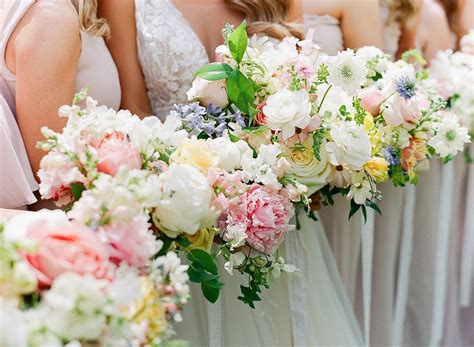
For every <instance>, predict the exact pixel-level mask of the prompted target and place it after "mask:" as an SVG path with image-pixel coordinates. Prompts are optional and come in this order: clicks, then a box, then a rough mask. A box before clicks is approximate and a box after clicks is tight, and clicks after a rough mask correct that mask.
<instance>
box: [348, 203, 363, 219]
mask: <svg viewBox="0 0 474 347" xmlns="http://www.w3.org/2000/svg"><path fill="white" fill-rule="evenodd" d="M361 206H362V205H359V204H357V203H356V202H355V201H354V200H351V211H350V212H349V219H351V218H352V216H353V215H355V214H356V212H357V211H359V209H360V207H361Z"/></svg>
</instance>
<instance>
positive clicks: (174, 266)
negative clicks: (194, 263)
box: [152, 252, 189, 296]
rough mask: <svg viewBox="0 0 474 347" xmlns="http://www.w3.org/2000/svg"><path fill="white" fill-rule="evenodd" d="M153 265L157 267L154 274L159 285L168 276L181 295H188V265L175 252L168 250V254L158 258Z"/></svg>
mask: <svg viewBox="0 0 474 347" xmlns="http://www.w3.org/2000/svg"><path fill="white" fill-rule="evenodd" d="M152 267H153V268H155V269H156V270H154V273H153V275H154V276H155V278H154V279H155V281H156V282H157V284H158V285H160V284H162V283H163V281H164V279H166V278H167V279H169V281H170V284H171V285H172V286H173V287H174V289H175V290H176V292H177V293H178V294H179V295H181V296H187V295H188V294H189V286H188V284H187V282H188V280H189V276H188V273H187V271H188V265H184V264H182V263H181V259H180V258H179V257H178V255H177V254H176V253H175V252H168V253H166V255H163V256H161V257H158V258H156V260H155V261H154V263H153V266H152Z"/></svg>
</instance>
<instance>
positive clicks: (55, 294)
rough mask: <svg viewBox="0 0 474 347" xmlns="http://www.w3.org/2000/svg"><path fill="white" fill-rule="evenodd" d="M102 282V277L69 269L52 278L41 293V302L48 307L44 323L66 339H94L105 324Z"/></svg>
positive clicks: (105, 283) (103, 284)
mask: <svg viewBox="0 0 474 347" xmlns="http://www.w3.org/2000/svg"><path fill="white" fill-rule="evenodd" d="M106 285H107V282H106V281H104V280H98V279H96V278H94V277H93V276H90V275H84V276H81V275H78V274H76V273H72V272H66V273H63V274H61V275H59V276H58V277H56V279H55V280H54V282H53V285H52V287H51V289H50V290H49V291H47V292H46V293H45V294H44V304H45V305H46V306H47V307H48V308H49V309H50V312H49V314H48V315H47V317H46V322H45V323H46V326H47V327H48V328H49V329H50V330H51V331H53V332H54V333H56V334H58V335H59V336H62V337H64V338H66V339H68V340H74V339H88V340H89V339H90V340H95V339H97V338H98V337H99V336H100V335H101V334H102V332H103V331H104V328H105V325H106V317H105V315H104V313H103V308H104V306H105V303H106V296H105V293H104V288H105V287H106Z"/></svg>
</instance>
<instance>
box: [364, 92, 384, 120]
mask: <svg viewBox="0 0 474 347" xmlns="http://www.w3.org/2000/svg"><path fill="white" fill-rule="evenodd" d="M359 98H360V99H361V102H360V104H361V106H362V107H363V108H364V110H366V111H367V112H369V113H370V114H372V116H376V115H378V114H379V113H380V104H381V103H382V101H383V99H384V96H383V93H382V92H381V91H380V90H378V89H375V88H367V89H363V90H362V91H361V92H360V93H359Z"/></svg>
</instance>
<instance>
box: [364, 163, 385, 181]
mask: <svg viewBox="0 0 474 347" xmlns="http://www.w3.org/2000/svg"><path fill="white" fill-rule="evenodd" d="M364 169H365V170H366V171H367V173H368V174H369V175H370V176H371V177H372V178H373V179H374V180H375V181H376V182H384V181H386V180H388V162H387V161H386V160H385V159H383V158H378V157H372V158H370V160H369V161H368V162H367V163H365V164H364Z"/></svg>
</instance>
